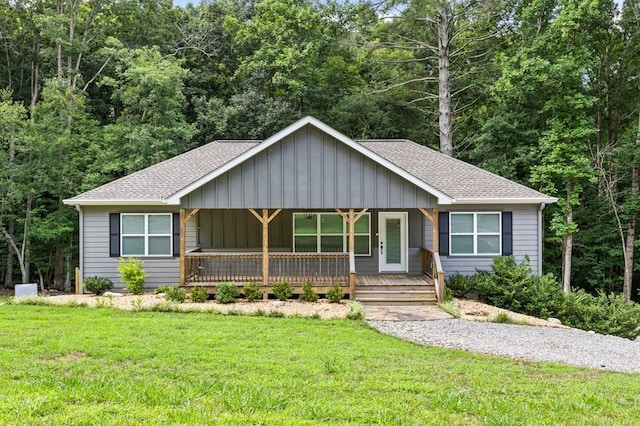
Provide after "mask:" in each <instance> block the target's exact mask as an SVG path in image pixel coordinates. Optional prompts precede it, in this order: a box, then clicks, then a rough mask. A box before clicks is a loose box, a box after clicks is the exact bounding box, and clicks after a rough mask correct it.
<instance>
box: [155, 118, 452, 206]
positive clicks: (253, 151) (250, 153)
mask: <svg viewBox="0 0 640 426" xmlns="http://www.w3.org/2000/svg"><path fill="white" fill-rule="evenodd" d="M309 124H310V125H312V126H314V127H316V128H318V129H319V130H321V131H323V132H325V133H327V134H328V135H330V136H332V137H334V138H335V139H337V140H339V141H340V142H342V143H344V144H345V145H347V146H349V147H350V148H352V149H354V150H355V151H357V152H359V153H360V154H362V155H364V156H365V157H367V158H369V159H371V160H373V161H375V162H376V163H378V164H380V165H382V166H384V167H386V168H387V169H389V170H391V171H392V172H394V173H396V174H398V175H400V176H401V177H402V178H404V179H406V180H407V181H409V182H411V183H413V184H414V185H416V186H417V187H418V188H421V189H423V190H425V191H427V192H428V193H430V194H432V195H433V196H435V197H437V198H438V203H439V204H442V205H445V204H452V203H453V202H454V200H453V199H452V198H451V197H449V196H448V195H446V194H445V193H443V192H441V191H438V190H437V189H435V188H433V187H432V186H431V185H429V184H427V183H426V182H423V181H422V180H420V179H418V178H416V177H415V176H413V175H412V174H410V173H408V172H407V171H405V170H404V169H401V168H400V167H398V166H396V165H395V164H393V163H392V162H390V161H389V160H386V159H385V158H383V157H381V156H379V155H378V154H376V153H374V152H373V151H371V150H369V149H368V148H365V147H364V146H362V145H360V144H359V143H357V142H356V141H354V140H353V139H351V138H349V137H347V136H345V135H343V134H342V133H340V132H338V131H337V130H335V129H333V128H332V127H330V126H328V125H326V124H324V123H323V122H321V121H320V120H318V119H316V118H313V117H311V116H307V117H304V118H302V119H300V120H298V121H296V122H295V123H293V124H291V125H289V126H288V127H286V128H285V129H283V130H281V131H279V132H278V133H276V134H275V135H273V136H271V137H270V138H268V139H265V140H264V141H263V142H262V143H260V144H258V145H256V146H254V147H252V148H250V149H248V150H247V151H245V152H244V153H242V154H240V155H239V156H237V157H236V158H234V159H233V160H231V161H229V162H228V163H226V164H224V165H223V166H221V167H218V168H217V169H215V170H213V171H212V172H210V173H209V174H207V175H206V176H203V177H202V178H200V179H198V180H196V181H195V182H193V183H191V184H189V185H187V186H185V187H184V188H182V189H181V190H180V191H178V192H176V193H174V194H173V195H171V196H170V197H169V198H167V199H166V200H165V203H166V204H172V205H173V204H176V205H177V204H180V199H181V198H182V197H184V196H185V195H187V194H189V193H191V192H193V191H194V190H196V189H198V188H200V187H201V186H203V185H206V184H207V183H209V182H211V181H212V180H214V179H215V178H217V177H218V176H220V175H222V174H223V173H226V172H228V171H229V170H231V169H232V168H234V167H236V166H238V165H239V164H241V163H242V162H244V161H245V160H248V159H249V158H251V157H254V156H256V155H257V154H259V153H260V152H262V151H264V150H266V149H268V148H269V147H270V146H271V145H273V144H275V143H276V142H278V141H280V140H282V139H284V138H285V137H287V136H289V135H291V134H293V133H295V132H296V131H298V130H300V129H301V128H303V127H304V126H306V125H309Z"/></svg>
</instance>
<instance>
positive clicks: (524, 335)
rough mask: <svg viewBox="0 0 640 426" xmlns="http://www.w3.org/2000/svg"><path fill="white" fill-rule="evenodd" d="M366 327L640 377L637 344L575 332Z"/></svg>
mask: <svg viewBox="0 0 640 426" xmlns="http://www.w3.org/2000/svg"><path fill="white" fill-rule="evenodd" d="M367 322H368V323H369V325H371V326H372V327H374V328H376V329H378V330H379V331H380V332H382V333H385V334H390V335H392V336H396V337H399V338H401V339H405V340H409V341H412V342H416V343H420V344H424V345H428V346H439V347H444V348H454V349H463V350H466V351H469V352H477V353H483V354H490V355H499V356H505V357H509V358H517V359H528V360H533V361H549V362H557V363H561V364H570V365H576V366H580V367H588V368H595V369H600V370H611V371H621V372H634V373H640V340H636V341H631V340H628V339H623V338H621V337H615V336H605V335H601V334H595V333H589V332H586V331H582V330H575V329H561V328H549V327H534V326H526V325H513V324H496V323H485V322H475V321H465V320H462V319H447V320H435V321H367Z"/></svg>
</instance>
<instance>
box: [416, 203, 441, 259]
mask: <svg viewBox="0 0 640 426" xmlns="http://www.w3.org/2000/svg"><path fill="white" fill-rule="evenodd" d="M418 210H420V213H422V214H423V215H424V217H426V218H427V219H429V220H430V221H431V232H432V241H433V243H432V244H433V247H432V249H433V251H440V240H439V237H440V228H439V226H438V209H437V208H436V207H434V208H432V209H431V213H429V212H428V211H427V209H423V208H422V207H420V208H418Z"/></svg>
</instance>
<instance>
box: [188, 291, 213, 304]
mask: <svg viewBox="0 0 640 426" xmlns="http://www.w3.org/2000/svg"><path fill="white" fill-rule="evenodd" d="M189 297H190V298H191V301H192V302H193V303H204V302H206V301H207V299H208V298H209V294H208V293H207V289H206V288H204V287H191V292H190V293H189Z"/></svg>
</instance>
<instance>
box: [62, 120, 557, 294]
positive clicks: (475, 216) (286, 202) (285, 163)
mask: <svg viewBox="0 0 640 426" xmlns="http://www.w3.org/2000/svg"><path fill="white" fill-rule="evenodd" d="M555 201H556V199H555V198H552V197H549V196H546V195H544V194H541V193H540V192H537V191H534V190H533V189H530V188H527V187H525V186H523V185H520V184H517V183H515V182H512V181H510V180H508V179H505V178H502V177H500V176H497V175H495V174H492V173H489V172H487V171H484V170H482V169H480V168H478V167H475V166H472V165H470V164H467V163H465V162H463V161H460V160H456V159H454V158H450V157H447V156H444V155H442V154H440V153H438V152H436V151H434V150H432V149H429V148H427V147H425V146H421V145H418V144H416V143H414V142H411V141H408V140H366V141H356V140H353V139H351V138H349V137H347V136H345V135H343V134H341V133H340V132H338V131H336V130H334V129H332V128H331V127H329V126H328V125H326V124H324V123H322V122H320V121H319V120H317V119H315V118H312V117H306V118H303V119H301V120H299V121H297V122H295V123H293V124H292V125H290V126H289V127H287V128H285V129H284V130H282V131H280V132H278V133H277V134H275V135H273V136H271V137H270V138H268V139H266V140H264V141H261V142H260V141H215V142H212V143H209V144H208V145H205V146H202V147H200V148H196V149H194V150H192V151H189V152H187V153H185V154H182V155H179V156H177V157H174V158H171V159H169V160H166V161H164V162H162V163H159V164H156V165H154V166H151V167H148V168H146V169H144V170H141V171H138V172H136V173H133V174H130V175H128V176H125V177H123V178H121V179H118V180H116V181H113V182H111V183H108V184H106V185H103V186H100V187H98V188H96V189H93V190H91V191H88V192H85V193H83V194H80V195H78V196H76V197H73V198H70V199H67V200H64V203H65V204H69V205H74V206H76V209H77V210H78V212H79V216H80V271H81V277H88V276H105V277H109V278H111V279H112V280H113V281H114V282H115V283H116V287H118V286H119V287H122V283H120V282H119V277H118V272H117V262H118V258H119V257H121V256H123V257H126V256H135V257H139V258H141V259H142V260H143V262H144V268H145V270H146V271H147V273H148V278H147V285H148V286H151V287H155V286H158V285H161V284H171V283H180V284H181V285H183V286H186V287H189V286H193V285H203V286H207V287H209V288H210V289H211V290H212V291H215V285H216V283H219V282H224V281H234V282H237V283H246V282H251V281H255V282H261V283H263V286H264V289H265V291H268V290H269V289H270V287H271V285H273V284H274V283H275V282H278V281H280V280H288V281H290V282H291V283H292V284H294V291H296V290H298V291H299V287H300V285H301V284H302V283H303V282H310V283H312V285H313V286H315V290H316V291H317V292H318V293H324V292H325V291H326V290H327V289H328V287H329V286H330V285H332V284H333V283H338V284H340V285H341V286H342V288H343V289H344V291H345V292H346V293H347V294H349V295H350V297H352V298H353V297H355V298H357V299H361V300H368V301H372V302H375V301H377V302H389V303H392V302H403V301H408V300H413V301H417V302H419V303H423V302H425V303H428V302H432V301H434V300H435V299H436V298H437V299H441V298H442V297H443V293H444V277H445V274H446V275H448V274H452V273H455V272H460V273H463V274H470V273H474V272H475V271H476V269H482V268H488V267H489V266H490V265H491V263H492V259H493V257H494V256H497V255H514V257H515V258H516V260H518V261H521V260H522V259H523V258H524V257H525V256H528V257H529V259H530V261H531V266H532V268H533V269H534V270H537V271H538V272H541V259H542V256H541V250H542V245H541V241H542V227H543V222H542V210H543V209H544V207H545V204H547V203H553V202H555ZM407 294H408V296H407ZM403 295H404V296H403Z"/></svg>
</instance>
